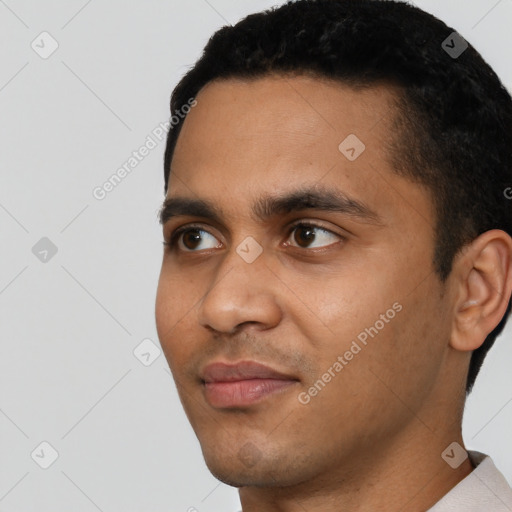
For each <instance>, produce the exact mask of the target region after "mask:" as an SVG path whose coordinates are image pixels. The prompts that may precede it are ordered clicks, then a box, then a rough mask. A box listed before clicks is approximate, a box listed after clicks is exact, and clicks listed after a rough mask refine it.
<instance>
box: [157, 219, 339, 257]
mask: <svg viewBox="0 0 512 512" xmlns="http://www.w3.org/2000/svg"><path fill="white" fill-rule="evenodd" d="M205 226H207V225H205V224H199V223H190V224H184V225H183V226H180V227H178V228H176V229H175V230H173V231H172V232H171V234H170V236H169V241H168V242H167V241H164V245H166V246H169V247H170V248H171V249H173V248H175V246H176V245H177V244H178V239H179V237H180V236H181V235H182V234H183V233H184V232H186V231H189V230H193V229H197V230H199V231H205V232H206V233H208V234H209V235H211V236H213V237H214V238H217V237H216V236H215V235H213V234H212V233H211V232H210V231H208V229H205ZM298 226H311V227H314V228H317V229H321V230H322V231H326V232H327V233H330V234H332V235H334V236H337V237H338V238H340V239H341V240H346V238H347V236H344V235H341V234H339V233H336V232H335V231H333V230H332V229H329V228H328V227H326V226H324V225H323V224H320V223H318V222H317V221H312V220H308V219H299V220H297V221H294V222H293V223H292V224H290V225H289V226H288V229H287V230H286V233H287V234H286V237H287V239H288V237H289V236H290V235H291V234H292V232H293V230H294V229H295V228H296V227H298ZM287 245H290V244H287ZM330 245H334V244H329V245H326V246H323V247H322V248H312V249H308V248H301V247H297V246H292V247H295V248H296V249H303V250H304V251H308V252H313V251H315V250H316V249H323V248H327V247H329V246H330ZM178 250H180V251H181V252H188V253H194V252H200V251H182V250H181V249H178ZM205 250H211V249H205Z"/></svg>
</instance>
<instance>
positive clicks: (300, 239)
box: [287, 222, 343, 249]
mask: <svg viewBox="0 0 512 512" xmlns="http://www.w3.org/2000/svg"><path fill="white" fill-rule="evenodd" d="M315 231H316V232H319V235H316V234H315ZM293 234H294V236H293V239H294V240H295V241H296V242H297V243H298V247H300V248H302V249H305V248H311V247H313V248H315V247H325V246H328V245H332V243H331V244H329V243H322V242H323V241H327V242H328V241H329V238H331V239H333V238H334V239H335V242H336V241H339V240H343V237H342V236H341V235H338V234H336V233H333V232H332V231H330V230H328V229H325V228H324V227H323V226H319V225H317V224H314V223H309V222H299V223H297V224H294V225H293V226H292V227H291V228H290V235H293ZM312 243H318V244H319V245H316V246H311V245H310V244H312ZM287 245H291V244H289V243H287Z"/></svg>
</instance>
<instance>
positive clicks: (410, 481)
mask: <svg viewBox="0 0 512 512" xmlns="http://www.w3.org/2000/svg"><path fill="white" fill-rule="evenodd" d="M440 431H441V432H442V435H440V434H439V432H440ZM454 441H456V442H457V443H459V445H460V446H462V447H464V444H463V440H462V435H461V431H460V423H459V424H458V425H457V426H456V428H454V429H451V430H450V431H444V430H439V429H438V430H437V431H434V430H431V429H430V428H429V427H428V426H427V425H426V424H425V423H423V422H422V421H420V420H418V418H417V417H415V418H413V419H412V420H411V422H410V424H409V425H408V426H407V427H406V428H405V429H403V430H402V431H401V432H400V433H399V434H398V435H397V436H395V437H394V438H393V439H391V440H390V441H389V443H387V444H386V445H385V446H383V445H381V446H379V447H375V446H372V447H367V448H366V449H365V450H363V451H358V452H357V456H354V455H352V456H351V457H347V460H346V461H344V463H343V464H342V465H338V466H337V467H336V468H334V469H333V468H329V470H327V471H325V472H324V473H322V474H319V475H317V477H316V478H315V479H314V480H309V481H307V482H302V483H298V484H296V485H293V486H288V487H279V485H278V482H276V486H274V487H265V488H255V487H242V488H240V491H239V492H240V500H241V503H242V507H243V512H258V511H261V510H265V511H266V512H304V510H307V511H308V512H316V511H321V512H331V511H332V512H334V511H336V512H362V511H367V510H379V511H381V512H388V511H389V512H398V511H403V512H425V511H426V510H428V509H429V508H430V507H432V506H433V505H434V504H435V503H437V502H438V501H439V500H440V499H441V498H442V497H443V496H444V495H445V494H446V493H448V492H449V491H450V489H452V488H453V487H454V486H455V485H457V484H458V483H459V482H460V481H461V480H462V479H464V478H465V477H466V476H467V475H469V473H471V471H472V470H473V466H472V464H471V462H470V460H469V458H466V460H465V461H464V462H462V464H460V466H458V467H457V468H455V469H454V468H452V467H451V466H450V465H449V464H448V463H447V462H445V460H444V459H443V458H442V457H441V454H442V453H443V452H444V451H445V449H446V448H447V447H448V446H449V445H450V444H451V443H453V442H454Z"/></svg>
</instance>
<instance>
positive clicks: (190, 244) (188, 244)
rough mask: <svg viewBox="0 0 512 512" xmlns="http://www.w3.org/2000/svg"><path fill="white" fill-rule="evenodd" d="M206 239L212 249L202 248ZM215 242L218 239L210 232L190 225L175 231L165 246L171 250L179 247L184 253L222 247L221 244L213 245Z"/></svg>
mask: <svg viewBox="0 0 512 512" xmlns="http://www.w3.org/2000/svg"><path fill="white" fill-rule="evenodd" d="M182 235H183V236H182ZM204 239H206V243H207V244H208V241H210V247H201V244H202V243H203V240H204ZM214 240H216V238H215V237H214V236H213V235H212V234H211V233H209V232H208V231H206V230H204V229H201V228H200V227H198V226H190V225H188V226H184V227H182V228H179V229H177V230H176V231H174V233H172V234H171V237H170V241H169V242H164V245H166V246H168V247H169V248H170V249H171V250H172V249H174V248H175V247H176V246H177V245H178V246H179V249H180V250H183V251H184V252H196V251H199V250H204V249H214V248H216V247H220V245H221V244H220V243H217V244H215V243H212V241H214ZM183 247H184V249H183Z"/></svg>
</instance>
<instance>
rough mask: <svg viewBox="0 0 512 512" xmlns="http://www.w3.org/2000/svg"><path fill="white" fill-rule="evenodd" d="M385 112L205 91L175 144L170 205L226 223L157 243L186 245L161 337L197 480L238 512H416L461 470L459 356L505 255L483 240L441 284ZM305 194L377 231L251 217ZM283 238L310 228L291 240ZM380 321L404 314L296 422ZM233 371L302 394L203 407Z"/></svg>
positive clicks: (348, 93)
mask: <svg viewBox="0 0 512 512" xmlns="http://www.w3.org/2000/svg"><path fill="white" fill-rule="evenodd" d="M395 93H396V92H395V91H393V90H392V89H391V88H389V87H387V86H384V85H382V86H378V87H377V86H375V87H371V88H369V89H366V90H364V91H355V90H352V89H350V88H348V87H347V86H345V85H342V84H338V83H336V84H334V83H329V82H327V81H324V80H320V79H317V78H314V77H305V76H302V77H298V76H295V77H291V76H288V77H285V76H267V77H265V78H260V79H258V80H256V81H252V82H250V81H241V80H228V81H220V82H214V83H210V84H208V85H207V86H206V87H205V88H203V89H202V90H201V91H200V93H199V95H198V97H197V100H198V104H197V106H196V107H194V108H193V109H192V111H191V112H190V114H189V115H188V116H187V119H186V121H185V123H184V126H183V128H182V132H181V134H180V136H179V139H178V143H177V147H176V150H175V154H174V158H173V161H172V172H171V176H170V185H169V191H168V195H167V197H168V198H172V197H177V196H180V197H188V198H192V199H203V200H208V201H210V202H212V203H213V204H214V205H216V206H217V207H218V208H219V209H220V210H221V211H222V218H221V219H220V222H217V221H213V220H212V219H209V218H203V217H198V216H195V215H184V216H179V217H175V218H172V219H170V220H169V221H168V222H167V223H166V224H165V225H164V237H165V239H166V240H167V241H168V240H169V237H170V234H171V233H172V232H173V231H174V230H176V229H177V228H178V227H181V226H185V225H187V224H191V223H193V224H194V225H195V227H196V229H197V227H199V228H200V229H201V231H199V232H197V231H195V232H192V235H194V236H191V234H189V235H186V234H185V235H182V236H181V237H180V238H179V240H178V242H177V245H176V246H175V247H174V249H173V250H169V248H167V247H166V248H165V252H164V257H163V263H162V271H161V276H160V281H159V287H158V293H157V300H156V321H157V329H158V334H159V338H160V341H161V344H162V347H163V350H164V352H165V355H166V358H167V361H168V363H169V366H170V368H171V370H172V373H173V375H174V378H175V380H176V383H177V387H178V391H179V394H180V398H181V401H182V403H183V406H184V409H185V412H186V414H187V416H188V418H189V421H190V423H191V425H192V427H193V429H194V431H195V433H196V435H197V437H198V439H199V441H200V443H201V447H202V450H203V454H204V457H205V461H206V464H207V465H208V467H209V469H210V470H211V472H212V473H213V474H214V475H215V476H216V477H217V478H218V479H220V480H222V481H224V482H226V483H228V484H230V485H233V486H236V487H239V488H240V499H241V503H242V506H243V510H244V512H256V511H261V510H265V511H267V512H271V511H282V512H284V511H286V512H295V511H298V512H299V511H300V512H304V511H305V510H306V511H308V512H313V511H322V512H329V511H337V512H340V511H344V512H348V511H350V512H356V511H368V510H380V511H384V512H385V511H394V512H395V511H399V510H404V511H407V512H420V511H425V510H427V509H428V508H430V507H431V506H433V505H434V504H435V503H436V502H437V501H438V500H439V499H440V498H441V497H442V496H443V495H445V494H446V493H447V492H448V491H449V490H450V489H451V488H452V487H453V486H455V485H456V484H457V483H458V482H459V481H460V480H461V479H463V478H464V477H465V476H467V475H468V474H469V473H470V472H471V471H472V469H473V468H472V466H471V463H470V461H469V459H466V460H465V461H464V462H463V463H462V464H461V465H460V466H459V467H458V468H457V469H452V468H451V467H450V466H449V465H448V464H447V463H446V462H445V461H444V460H443V459H442V457H441V454H442V452H443V451H444V450H445V448H446V447H447V446H448V445H449V444H451V443H452V442H454V441H457V442H458V443H459V444H460V445H462V446H464V443H463V440H462V435H461V421H462V411H463V404H464V386H465V380H466V375H467V370H468V365H469V360H470V356H471V351H472V350H474V349H476V348H477V347H478V346H480V345H481V344H482V342H483V341H484V339H485V336H486V335H487V334H488V333H489V332H491V331H492V329H493V328H494V327H495V326H496V325H497V324H498V322H499V321H500V319H501V318H502V316H503V314H504V312H505V309H506V306H507V302H508V299H509V297H510V294H511V290H512V277H511V276H512V272H511V270H512V268H511V267H512V264H511V254H512V240H511V238H510V237H509V236H508V235H507V234H506V233H504V232H503V231H500V230H492V231H488V232H486V233H484V234H482V235H481V236H480V237H478V238H477V239H476V240H475V241H474V242H473V243H472V244H471V245H469V246H467V247H466V248H465V249H464V251H462V252H461V253H460V254H459V255H458V256H457V258H456V260H455V262H454V267H453V271H452V273H451V275H450V277H449V278H448V281H447V282H446V283H444V284H443V283H441V282H440V280H439V278H438V276H437V274H436V273H435V272H434V268H433V264H432V255H433V250H434V229H433V226H434V219H435V214H434V209H433V205H432V201H431V198H430V195H429V192H428V190H427V189H425V188H423V187H421V186H419V185H418V184H415V183H413V182H411V181H409V180H407V179H405V178H403V177H400V176H398V175H397V174H396V173H394V172H393V170H392V167H391V164H390V163H389V162H390V155H388V154H387V152H386V151H387V150H386V149H385V148H386V147H387V146H386V143H387V142H388V141H389V137H391V133H392V114H393V104H392V101H391V100H392V98H393V95H394V94H395ZM352 133H353V134H356V135H357V137H358V138H359V139H360V140H362V141H363V142H364V144H365V146H366V149H365V150H364V152H362V153H361V154H360V156H359V157H358V158H357V159H356V160H354V161H349V160H348V159H347V158H345V156H344V155H343V154H342V153H341V152H340V150H339V149H338V146H339V144H340V142H341V141H342V140H344V139H345V137H347V135H349V134H352ZM305 186H308V187H313V188H314V187H320V186H322V187H327V188H328V189H330V190H336V191H338V192H341V193H343V194H345V195H347V196H350V197H351V198H353V199H355V200H357V201H359V202H361V203H364V205H366V206H368V207H369V208H370V209H371V210H372V211H373V212H374V213H376V214H377V215H378V222H376V221H375V219H369V218H360V217H358V216H355V215H352V214H346V213H340V212H332V211H322V210H319V209H313V208H310V209H306V210H302V211H292V212H288V213H286V212H284V213H278V214H276V215H273V216H272V217H270V218H267V219H259V218H256V217H254V216H252V215H251V209H252V206H253V204H254V203H255V201H256V200H257V199H259V198H260V197H261V196H264V195H265V196H266V195H271V196H275V195H279V194H286V193H288V192H291V191H294V190H296V189H298V188H300V187H305ZM295 221H303V222H304V223H305V224H307V223H308V222H310V223H315V224H317V225H319V226H320V227H319V228H314V229H313V232H312V233H311V232H310V231H308V230H307V228H304V227H302V228H301V227H300V226H299V227H297V228H295V229H294V230H290V226H291V225H292V224H293V223H294V222H295ZM197 225H199V226H197ZM309 229H311V228H309ZM311 234H313V235H314V236H309V238H308V235H311ZM248 236H251V237H252V238H254V239H255V240H256V241H257V242H258V243H259V244H260V246H261V248H262V249H263V252H262V253H261V255H260V256H259V257H258V258H257V259H256V260H255V261H254V262H252V263H247V262H246V261H245V260H244V259H242V258H241V257H240V255H239V254H238V253H237V252H236V249H237V247H238V246H239V245H240V244H241V243H242V242H243V241H244V240H245V239H246V237H248ZM394 303H399V304H400V305H401V306H402V309H401V311H400V312H399V313H397V314H396V315H395V316H394V318H393V319H392V320H390V321H389V322H388V323H386V324H385V326H384V328H382V329H381V330H380V331H379V332H378V335H376V336H375V337H374V338H369V339H368V344H367V345H366V346H364V348H363V349H362V350H361V351H360V352H359V353H358V354H357V356H355V357H354V359H353V360H351V361H350V363H349V364H347V365H346V366H345V367H344V368H343V370H342V371H341V372H340V373H339V374H337V376H336V377H335V378H333V379H332V381H331V382H329V383H328V384H327V385H326V386H325V388H324V389H323V390H322V391H321V392H320V393H318V395H317V396H315V397H313V398H312V399H311V401H310V402H309V403H308V404H306V405H305V404H301V403H300V402H299V400H298V396H299V394H300V393H301V392H302V393H304V392H307V391H308V389H309V388H310V387H311V385H312V384H313V383H314V382H315V381H317V380H318V379H319V378H320V377H321V376H322V375H323V374H324V373H325V372H326V371H327V369H328V368H330V367H332V365H333V363H334V362H335V361H336V360H337V357H338V356H339V355H342V354H344V353H345V352H346V351H347V350H348V349H349V347H350V344H351V342H352V341H353V340H354V339H356V336H357V335H358V334H359V333H360V332H361V331H363V330H364V329H365V328H368V327H370V326H374V325H375V323H376V320H378V319H379V315H381V314H382V313H385V312H386V311H387V310H388V309H389V308H391V307H392V305H393V304H394ZM241 360H254V361H258V362H260V363H264V364H266V365H268V366H271V367H272V368H274V369H277V370H279V371H281V372H283V373H286V374H289V375H293V376H294V377H295V378H296V379H297V380H298V382H296V383H295V384H294V385H292V386H291V387H289V388H287V389H286V390H284V391H283V392H280V393H276V394H273V395H270V396H267V397H266V398H264V399H263V400H261V401H260V402H257V403H255V404H252V405H250V406H248V407H245V408H238V409H218V408H214V407H212V406H211V405H209V403H208V402H207V401H206V400H205V397H204V393H203V386H202V382H201V381H200V379H199V376H198V375H199V372H200V370H201V369H202V368H204V366H205V365H206V364H208V363H210V362H212V361H228V362H238V361H241ZM248 441H250V445H248V444H247V443H248ZM247 453H249V459H247ZM248 460H249V462H248Z"/></svg>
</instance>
